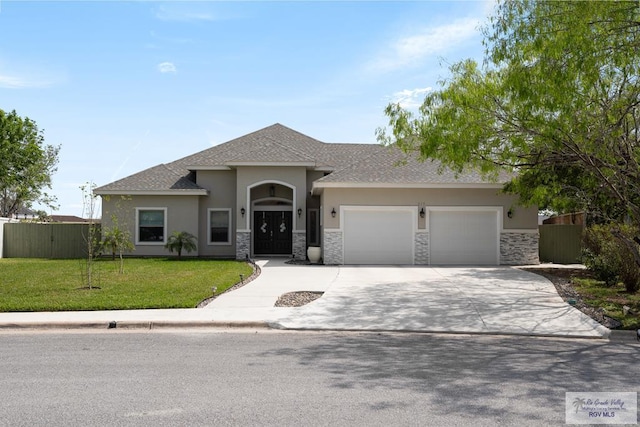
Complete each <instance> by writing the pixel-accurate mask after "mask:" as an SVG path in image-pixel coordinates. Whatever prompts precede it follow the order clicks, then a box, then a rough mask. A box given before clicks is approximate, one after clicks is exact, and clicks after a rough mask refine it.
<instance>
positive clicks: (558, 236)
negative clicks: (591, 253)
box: [539, 224, 584, 264]
mask: <svg viewBox="0 0 640 427" xmlns="http://www.w3.org/2000/svg"><path fill="white" fill-rule="evenodd" d="M583 229H584V228H583V226H582V225H573V224H571V225H570V224H548V225H547V224H545V225H541V226H540V244H539V245H540V246H539V248H540V262H553V263H555V264H575V263H580V258H581V256H582V230H583Z"/></svg>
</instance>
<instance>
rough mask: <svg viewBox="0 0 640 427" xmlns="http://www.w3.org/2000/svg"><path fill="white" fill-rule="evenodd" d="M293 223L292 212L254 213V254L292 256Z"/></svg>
mask: <svg viewBox="0 0 640 427" xmlns="http://www.w3.org/2000/svg"><path fill="white" fill-rule="evenodd" d="M291 223H292V215H291V212H287V211H262V212H260V211H258V212H255V211H254V214H253V252H254V253H255V254H256V255H290V254H291V251H292V244H291V236H292V234H291Z"/></svg>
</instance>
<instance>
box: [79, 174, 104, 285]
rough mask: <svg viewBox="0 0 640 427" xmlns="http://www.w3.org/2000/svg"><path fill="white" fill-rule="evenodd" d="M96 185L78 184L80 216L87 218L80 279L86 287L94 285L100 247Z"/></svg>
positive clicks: (90, 183) (89, 183)
mask: <svg viewBox="0 0 640 427" xmlns="http://www.w3.org/2000/svg"><path fill="white" fill-rule="evenodd" d="M95 188H96V185H95V184H94V183H92V182H87V183H85V184H83V185H81V186H80V190H81V191H82V216H83V217H84V218H88V220H89V224H88V229H87V232H86V233H83V236H82V237H83V239H84V244H85V248H86V250H87V258H86V259H85V260H84V263H83V266H82V281H83V284H84V285H85V286H86V287H87V288H88V289H93V288H94V286H93V284H94V279H95V277H94V276H95V275H94V272H95V271H94V270H95V266H94V260H95V257H96V255H97V254H98V251H99V249H100V232H101V230H100V227H99V225H98V224H96V221H95V214H96V197H97V196H96V194H95V193H94V192H93V190H94V189H95Z"/></svg>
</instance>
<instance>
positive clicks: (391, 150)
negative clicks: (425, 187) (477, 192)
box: [316, 146, 509, 184]
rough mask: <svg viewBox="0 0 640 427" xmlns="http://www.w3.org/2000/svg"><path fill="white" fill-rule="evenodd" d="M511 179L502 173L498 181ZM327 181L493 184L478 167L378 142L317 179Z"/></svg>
mask: <svg viewBox="0 0 640 427" xmlns="http://www.w3.org/2000/svg"><path fill="white" fill-rule="evenodd" d="M508 179H509V177H508V175H507V174H501V175H500V176H498V179H497V181H498V182H505V181H507V180H508ZM316 182H317V183H318V184H323V183H351V184H356V183H357V184H362V183H378V184H492V182H491V181H489V180H487V179H486V178H483V176H482V175H481V174H480V173H479V172H477V171H474V170H470V171H465V172H463V173H459V174H456V173H455V172H454V171H453V170H451V169H448V168H445V167H442V165H441V164H440V163H439V162H437V161H432V160H426V161H424V162H422V161H418V160H417V159H416V158H415V157H414V156H411V155H409V154H406V153H404V152H402V151H400V150H399V149H398V148H396V147H382V146H378V149H377V150H371V151H370V153H369V155H368V156H366V157H364V158H360V159H359V160H356V161H354V162H353V163H351V164H349V165H348V166H346V167H344V168H342V169H338V170H336V171H334V172H333V173H331V174H329V175H327V176H325V177H324V178H321V179H319V180H318V181H316Z"/></svg>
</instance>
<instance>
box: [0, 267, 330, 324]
mask: <svg viewBox="0 0 640 427" xmlns="http://www.w3.org/2000/svg"><path fill="white" fill-rule="evenodd" d="M257 264H258V266H259V267H260V268H261V270H262V271H261V274H260V275H259V276H258V277H257V278H255V279H254V280H253V281H251V282H249V283H248V284H246V285H245V286H243V287H242V288H240V289H237V290H235V291H232V292H229V293H226V294H222V295H220V296H219V297H217V298H216V299H214V300H213V301H212V302H210V303H209V304H208V305H207V306H205V307H203V308H183V309H153V310H109V311H59V312H34V313H31V312H29V313H26V312H19V313H0V330H3V329H5V330H6V329H21V328H33V329H36V328H37V329H77V328H104V329H106V328H109V327H116V328H119V329H120V328H122V329H157V328H174V327H184V328H187V327H255V328H268V327H270V325H271V324H273V323H274V322H276V321H277V319H279V318H280V317H281V316H283V315H288V314H289V312H290V311H291V310H292V309H291V308H286V307H274V304H275V302H276V301H277V299H278V297H279V296H280V295H282V294H285V293H287V292H293V291H299V290H305V291H324V290H326V289H327V287H328V286H330V285H331V283H332V282H333V280H335V278H336V276H337V275H338V271H339V268H338V267H329V266H309V265H288V264H285V260H284V259H277V258H276V259H268V260H260V261H257ZM267 265H268V267H267V268H265V267H266V266H267ZM310 273H312V274H310Z"/></svg>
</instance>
